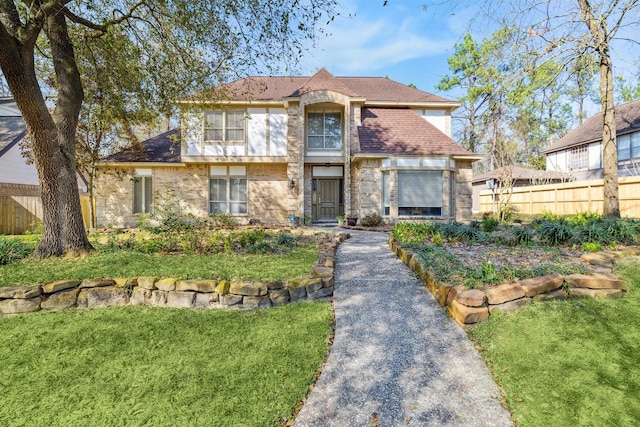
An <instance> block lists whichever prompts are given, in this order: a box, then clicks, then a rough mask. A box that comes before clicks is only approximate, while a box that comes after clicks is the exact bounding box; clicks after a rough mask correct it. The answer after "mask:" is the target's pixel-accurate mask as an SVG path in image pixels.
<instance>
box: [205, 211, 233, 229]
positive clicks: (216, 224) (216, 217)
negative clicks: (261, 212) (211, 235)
mask: <svg viewBox="0 0 640 427" xmlns="http://www.w3.org/2000/svg"><path fill="white" fill-rule="evenodd" d="M208 222H209V225H210V226H211V227H213V228H228V229H234V228H236V227H237V226H238V222H237V221H236V219H235V217H234V216H233V215H231V214H228V213H223V212H216V213H212V214H209V221H208Z"/></svg>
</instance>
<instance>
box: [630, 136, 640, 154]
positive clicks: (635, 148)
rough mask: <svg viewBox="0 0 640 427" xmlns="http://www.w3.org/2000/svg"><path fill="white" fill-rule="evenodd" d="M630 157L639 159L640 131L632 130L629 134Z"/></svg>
mask: <svg viewBox="0 0 640 427" xmlns="http://www.w3.org/2000/svg"><path fill="white" fill-rule="evenodd" d="M629 136H630V137H631V157H633V158H634V159H640V132H634V133H632V134H631V135H629Z"/></svg>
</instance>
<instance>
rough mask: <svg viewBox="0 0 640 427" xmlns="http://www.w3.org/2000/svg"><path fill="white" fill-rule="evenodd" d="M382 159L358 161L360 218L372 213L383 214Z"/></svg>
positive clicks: (358, 212)
mask: <svg viewBox="0 0 640 427" xmlns="http://www.w3.org/2000/svg"><path fill="white" fill-rule="evenodd" d="M381 163H382V161H381V160H380V159H366V160H363V161H361V162H359V163H358V174H357V176H358V187H357V191H354V193H357V200H358V201H359V203H358V204H356V205H355V206H359V210H358V211H357V212H356V214H357V216H358V217H359V218H363V217H364V216H366V215H369V214H371V213H374V212H375V213H377V214H379V215H380V214H382V212H381V209H382V171H381V169H380V168H381Z"/></svg>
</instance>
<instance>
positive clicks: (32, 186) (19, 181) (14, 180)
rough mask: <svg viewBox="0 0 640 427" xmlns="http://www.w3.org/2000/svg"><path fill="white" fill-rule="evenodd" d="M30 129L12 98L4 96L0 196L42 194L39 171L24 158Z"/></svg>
mask: <svg viewBox="0 0 640 427" xmlns="http://www.w3.org/2000/svg"><path fill="white" fill-rule="evenodd" d="M25 133H26V128H25V125H24V121H23V120H22V115H21V114H20V110H18V107H17V106H16V103H15V101H14V100H13V99H12V98H0V196H39V195H40V187H39V185H38V174H37V173H36V167H35V166H34V165H33V164H28V163H27V160H26V159H25V158H24V157H22V152H21V149H20V141H22V138H23V137H24V136H25Z"/></svg>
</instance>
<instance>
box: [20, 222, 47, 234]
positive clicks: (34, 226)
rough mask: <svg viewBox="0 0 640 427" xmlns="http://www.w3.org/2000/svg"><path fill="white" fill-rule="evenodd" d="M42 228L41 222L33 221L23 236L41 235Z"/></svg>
mask: <svg viewBox="0 0 640 427" xmlns="http://www.w3.org/2000/svg"><path fill="white" fill-rule="evenodd" d="M42 227H43V225H42V221H33V222H32V223H31V226H30V227H29V229H27V230H25V231H24V234H25V235H27V236H29V235H39V234H42Z"/></svg>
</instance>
